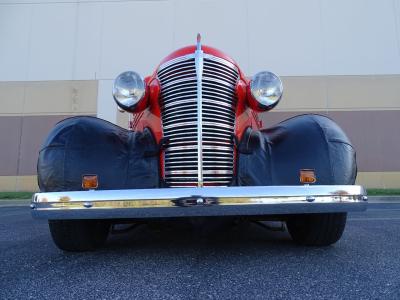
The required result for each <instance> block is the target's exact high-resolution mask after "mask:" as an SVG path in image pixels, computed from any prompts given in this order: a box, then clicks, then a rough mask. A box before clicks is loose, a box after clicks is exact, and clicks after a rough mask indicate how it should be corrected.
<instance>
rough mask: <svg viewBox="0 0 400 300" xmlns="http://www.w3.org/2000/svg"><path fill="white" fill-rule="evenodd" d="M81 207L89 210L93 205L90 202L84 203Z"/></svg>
mask: <svg viewBox="0 0 400 300" xmlns="http://www.w3.org/2000/svg"><path fill="white" fill-rule="evenodd" d="M83 206H84V207H86V208H91V207H92V206H93V204H92V203H90V202H85V203H83Z"/></svg>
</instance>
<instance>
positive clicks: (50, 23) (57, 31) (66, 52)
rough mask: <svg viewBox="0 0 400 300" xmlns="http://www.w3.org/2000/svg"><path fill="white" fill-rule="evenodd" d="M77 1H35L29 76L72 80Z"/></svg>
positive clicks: (37, 78) (32, 77) (43, 78)
mask: <svg viewBox="0 0 400 300" xmlns="http://www.w3.org/2000/svg"><path fill="white" fill-rule="evenodd" d="M76 12H77V4H74V3H58V4H51V5H34V6H33V11H32V28H31V37H30V49H29V50H30V53H29V68H28V80H71V79H72V75H73V66H74V49H75V29H76V27H75V26H76V23H77V20H76V17H77V14H76Z"/></svg>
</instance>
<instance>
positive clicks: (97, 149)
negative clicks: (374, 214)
mask: <svg viewBox="0 0 400 300" xmlns="http://www.w3.org/2000/svg"><path fill="white" fill-rule="evenodd" d="M282 92H283V86H282V82H281V80H280V78H279V77H278V76H277V75H275V74H274V73H271V72H267V71H264V72H260V73H257V74H256V75H254V76H253V77H252V78H251V79H249V78H248V77H246V76H245V75H244V74H243V72H242V71H241V70H240V68H239V66H238V65H237V63H236V62H235V61H234V60H233V59H231V58H230V57H229V56H227V55H226V54H224V53H222V52H221V51H219V50H217V49H215V48H212V47H208V46H202V45H201V40H200V36H198V39H197V45H194V46H189V47H185V48H182V49H179V50H177V51H175V52H173V53H172V54H170V55H169V56H167V57H166V58H165V59H164V60H162V62H161V63H160V65H159V66H158V67H157V68H156V70H155V72H154V73H153V74H152V75H150V76H148V77H146V78H145V79H143V78H142V77H141V76H140V75H139V74H137V73H136V72H124V73H122V74H120V75H119V76H118V77H117V78H116V80H115V82H114V87H113V96H114V99H115V101H116V103H117V105H118V108H119V109H120V110H123V111H127V112H129V113H131V116H132V117H131V119H130V124H129V126H130V130H126V129H123V128H121V127H118V126H116V125H114V124H111V123H109V122H107V121H105V120H101V119H98V118H94V117H86V116H79V117H73V118H69V119H66V120H63V121H61V122H60V123H58V124H57V125H56V126H55V127H54V129H53V130H52V131H51V132H50V134H49V136H48V137H47V139H46V141H45V142H44V145H43V148H42V150H41V151H40V154H39V160H38V182H39V187H40V190H41V192H40V193H36V194H35V195H34V197H33V199H32V204H31V208H32V214H33V216H34V217H36V218H45V219H48V220H49V226H50V231H51V234H52V237H53V239H54V242H55V243H56V245H57V246H58V247H59V248H61V249H63V250H67V251H83V250H90V249H95V248H96V247H97V246H99V245H101V244H102V243H104V242H105V241H106V239H107V235H108V233H109V230H110V227H111V226H112V224H114V223H118V222H121V221H124V222H126V221H132V222H136V221H138V220H140V221H144V220H145V221H151V220H154V219H158V218H164V219H165V218H166V219H168V218H202V220H205V222H208V221H209V220H212V219H213V218H215V217H218V218H232V217H240V218H242V219H243V218H252V219H256V220H268V219H274V220H281V221H284V222H286V226H287V229H288V231H289V233H290V235H291V236H292V238H293V240H294V241H296V242H298V243H300V244H303V245H314V246H325V245H330V244H332V243H335V242H336V241H337V240H338V239H339V238H340V237H341V235H342V233H343V230H344V227H345V224H346V216H347V212H349V211H361V210H365V209H366V206H367V196H366V192H365V190H364V188H363V187H361V186H357V185H354V183H355V178H356V173H357V167H356V161H355V151H354V149H353V147H352V145H351V143H350V141H349V139H348V138H347V136H346V135H345V134H344V133H343V131H342V130H341V129H340V128H339V126H338V125H337V124H335V123H334V122H333V121H332V120H330V119H329V118H327V117H324V116H320V115H313V114H305V115H300V116H297V117H294V118H291V119H289V120H286V121H283V122H281V123H279V124H277V125H276V126H274V127H272V128H268V129H261V128H260V127H261V126H260V122H259V120H258V116H257V114H258V113H259V112H264V111H268V110H271V109H272V108H274V107H275V106H276V105H277V104H278V102H279V101H280V99H281V96H282Z"/></svg>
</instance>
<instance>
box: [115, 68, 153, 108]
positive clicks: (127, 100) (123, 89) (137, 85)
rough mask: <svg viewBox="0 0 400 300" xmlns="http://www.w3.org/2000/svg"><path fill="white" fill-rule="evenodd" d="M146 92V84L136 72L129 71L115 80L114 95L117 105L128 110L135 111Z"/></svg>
mask: <svg viewBox="0 0 400 300" xmlns="http://www.w3.org/2000/svg"><path fill="white" fill-rule="evenodd" d="M145 93H146V84H145V82H144V80H143V78H142V77H141V76H140V75H139V74H138V73H136V72H132V71H128V72H124V73H121V74H119V75H118V77H117V78H116V79H115V81H114V86H113V96H114V100H115V101H116V102H117V105H118V106H119V107H120V108H122V109H124V110H126V111H133V110H134V109H135V108H136V107H137V104H138V103H139V101H140V100H142V99H143V97H144V95H145Z"/></svg>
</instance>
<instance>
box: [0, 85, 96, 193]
mask: <svg viewBox="0 0 400 300" xmlns="http://www.w3.org/2000/svg"><path fill="white" fill-rule="evenodd" d="M0 103H1V109H0V145H1V151H0V191H20V190H28V191H29V190H33V189H37V183H36V176H35V175H36V161H37V157H38V152H39V150H40V147H41V144H42V143H43V142H44V139H45V138H46V136H47V133H48V132H49V131H50V130H51V128H52V127H53V126H54V125H55V124H56V123H57V122H59V121H61V120H63V119H65V118H68V117H70V116H74V115H96V112H97V81H36V82H0Z"/></svg>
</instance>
